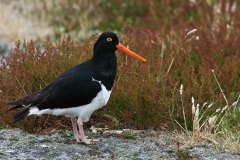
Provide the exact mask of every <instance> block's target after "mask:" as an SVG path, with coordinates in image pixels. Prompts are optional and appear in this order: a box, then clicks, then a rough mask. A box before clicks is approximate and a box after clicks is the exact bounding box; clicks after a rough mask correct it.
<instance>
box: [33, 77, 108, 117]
mask: <svg viewBox="0 0 240 160" xmlns="http://www.w3.org/2000/svg"><path fill="white" fill-rule="evenodd" d="M92 80H93V81H96V82H97V83H99V84H100V85H101V91H100V92H98V94H97V95H96V97H95V98H94V99H93V100H92V101H91V103H89V104H86V105H82V106H77V107H71V108H65V109H61V108H56V109H44V110H39V109H38V108H37V107H31V109H30V113H29V114H28V115H33V114H35V115H38V116H39V115H42V114H51V115H55V116H59V115H64V116H66V117H80V118H82V120H83V121H84V122H87V121H88V120H89V118H90V116H91V115H92V113H93V112H94V111H96V110H98V109H100V108H102V107H103V106H105V105H106V104H107V102H108V100H109V98H110V95H111V92H112V90H110V91H108V90H107V89H106V87H105V86H104V85H103V84H102V83H101V81H97V80H95V79H94V78H92Z"/></svg>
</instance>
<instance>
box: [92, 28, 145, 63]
mask: <svg viewBox="0 0 240 160" xmlns="http://www.w3.org/2000/svg"><path fill="white" fill-rule="evenodd" d="M116 50H120V51H122V52H123V53H126V54H128V55H130V56H132V57H134V58H137V59H139V60H141V61H143V62H146V59H144V58H143V57H141V56H139V55H138V54H136V53H134V52H132V51H131V50H129V49H127V48H126V47H125V46H123V45H122V44H121V43H119V39H118V37H117V35H116V34H115V33H113V32H103V33H102V34H101V35H100V36H99V38H98V39H97V41H96V43H95V45H94V56H98V55H99V56H103V55H102V54H115V51H116Z"/></svg>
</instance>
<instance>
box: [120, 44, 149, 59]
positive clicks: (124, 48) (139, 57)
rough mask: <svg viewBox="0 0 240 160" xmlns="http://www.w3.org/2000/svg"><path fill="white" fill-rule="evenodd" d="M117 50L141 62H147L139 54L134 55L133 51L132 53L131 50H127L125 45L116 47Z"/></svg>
mask: <svg viewBox="0 0 240 160" xmlns="http://www.w3.org/2000/svg"><path fill="white" fill-rule="evenodd" d="M116 47H117V49H118V50H120V51H122V52H123V53H126V54H128V55H130V56H132V57H134V58H136V59H138V60H140V61H143V62H146V59H145V58H143V57H141V56H139V55H138V54H136V53H134V52H133V51H130V50H129V49H127V48H126V47H125V46H124V45H122V44H121V43H119V44H118V45H116Z"/></svg>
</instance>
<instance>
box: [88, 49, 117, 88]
mask: <svg viewBox="0 0 240 160" xmlns="http://www.w3.org/2000/svg"><path fill="white" fill-rule="evenodd" d="M92 62H93V63H94V65H95V66H96V70H97V71H98V73H99V76H101V79H102V81H103V83H105V86H106V87H107V89H108V90H110V89H111V88H112V86H113V82H114V79H115V76H116V71H117V58H116V56H115V54H104V55H100V56H96V55H95V56H94V57H93V58H92Z"/></svg>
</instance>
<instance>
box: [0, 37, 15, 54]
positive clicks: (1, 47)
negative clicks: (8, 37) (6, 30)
mask: <svg viewBox="0 0 240 160" xmlns="http://www.w3.org/2000/svg"><path fill="white" fill-rule="evenodd" d="M12 46H13V43H10V42H7V41H4V40H1V39H0V57H1V56H2V55H6V54H8V53H9V52H10V49H11V47H12Z"/></svg>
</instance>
